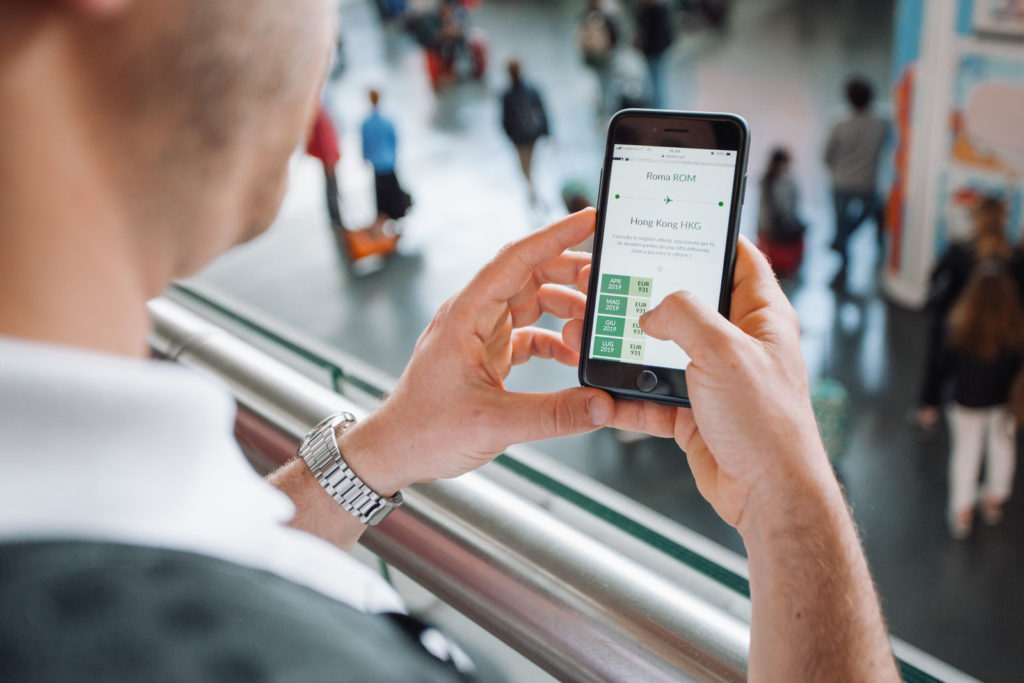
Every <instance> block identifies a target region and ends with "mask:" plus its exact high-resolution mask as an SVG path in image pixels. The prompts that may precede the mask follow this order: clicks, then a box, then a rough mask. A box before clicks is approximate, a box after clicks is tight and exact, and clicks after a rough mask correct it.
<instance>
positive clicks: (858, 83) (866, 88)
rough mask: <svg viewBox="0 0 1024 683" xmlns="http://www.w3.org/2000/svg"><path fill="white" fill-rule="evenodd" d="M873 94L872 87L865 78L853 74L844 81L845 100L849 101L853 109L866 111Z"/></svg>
mask: <svg viewBox="0 0 1024 683" xmlns="http://www.w3.org/2000/svg"><path fill="white" fill-rule="evenodd" d="M874 95H875V92H874V89H873V88H872V87H871V84H870V83H868V81H867V80H865V79H863V78H860V77H858V76H855V77H853V78H851V79H850V80H848V81H846V101H847V102H849V103H850V106H851V107H853V110H854V111H857V112H863V111H867V110H868V108H869V107H870V106H871V100H872V99H873V98H874Z"/></svg>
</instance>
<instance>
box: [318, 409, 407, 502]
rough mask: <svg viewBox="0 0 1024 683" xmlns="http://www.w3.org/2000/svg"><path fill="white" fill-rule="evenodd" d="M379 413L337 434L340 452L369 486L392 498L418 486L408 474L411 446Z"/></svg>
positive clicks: (378, 492)
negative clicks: (411, 485)
mask: <svg viewBox="0 0 1024 683" xmlns="http://www.w3.org/2000/svg"><path fill="white" fill-rule="evenodd" d="M380 412H381V411H377V412H374V413H371V414H370V415H368V416H367V417H366V418H365V419H363V420H360V421H359V422H357V423H356V424H354V425H353V426H351V427H349V428H348V429H346V430H344V431H341V430H340V429H339V430H336V431H335V437H336V439H337V441H338V449H339V450H340V451H341V454H342V457H343V458H344V459H345V462H346V463H347V464H348V466H349V468H350V469H351V470H352V471H353V472H354V473H355V474H356V476H358V477H359V478H360V479H362V480H363V483H365V484H366V485H367V486H369V487H370V488H371V489H373V491H374V492H375V493H377V494H379V495H381V496H384V497H386V498H390V497H391V496H393V495H394V494H395V493H397V492H398V491H399V490H400V489H402V488H405V487H406V486H408V485H409V484H412V483H414V482H415V481H416V480H415V478H413V477H411V476H409V475H408V472H409V471H410V468H409V466H408V464H409V462H410V457H409V456H410V455H411V446H410V444H404V443H401V441H400V440H399V439H397V438H396V430H395V428H394V425H388V424H387V420H386V419H383V418H382V416H381V415H380Z"/></svg>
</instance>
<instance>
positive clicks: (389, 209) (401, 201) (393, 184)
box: [362, 90, 412, 225]
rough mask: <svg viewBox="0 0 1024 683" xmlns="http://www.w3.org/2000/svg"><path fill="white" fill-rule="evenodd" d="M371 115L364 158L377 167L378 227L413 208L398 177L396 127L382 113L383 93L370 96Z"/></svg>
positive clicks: (365, 131) (365, 133)
mask: <svg viewBox="0 0 1024 683" xmlns="http://www.w3.org/2000/svg"><path fill="white" fill-rule="evenodd" d="M369 97H370V106H371V107H372V110H371V112H370V115H369V116H368V117H367V118H366V120H365V121H363V127H362V137H363V158H364V159H366V160H367V161H369V162H370V165H371V166H373V187H374V191H375V193H376V197H377V225H382V224H383V223H384V221H386V220H387V219H389V218H390V219H393V220H397V219H399V218H401V217H402V216H404V215H405V213H406V212H407V211H408V210H409V207H410V206H411V205H412V201H411V200H410V198H409V195H408V194H406V193H405V191H404V190H403V189H402V186H401V185H400V184H399V182H398V176H397V175H395V157H396V156H397V152H396V147H397V142H396V139H395V125H394V124H393V123H391V121H389V120H388V119H387V118H385V117H384V115H383V114H381V113H380V93H379V92H377V91H376V90H371V91H370V92H369Z"/></svg>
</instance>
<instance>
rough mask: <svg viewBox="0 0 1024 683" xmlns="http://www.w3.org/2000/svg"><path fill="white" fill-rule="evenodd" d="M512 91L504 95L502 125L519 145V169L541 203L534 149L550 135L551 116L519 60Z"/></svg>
mask: <svg viewBox="0 0 1024 683" xmlns="http://www.w3.org/2000/svg"><path fill="white" fill-rule="evenodd" d="M508 78H509V81H510V84H509V87H508V90H506V91H505V93H504V94H503V95H502V96H501V126H502V128H504V129H505V135H507V136H508V139H509V140H510V141H511V142H512V144H513V145H515V148H516V153H517V154H518V155H519V166H520V168H522V171H523V177H524V178H526V185H527V187H529V190H530V202H531V203H535V202H536V201H537V192H536V189H535V188H534V186H533V180H532V178H531V174H530V169H531V167H532V165H533V147H534V145H536V144H537V140H539V139H540V138H542V137H544V136H545V135H549V134H550V131H549V130H548V114H547V111H545V109H544V101H543V100H541V98H540V93H539V92H537V89H536V88H535V87H533V86H532V85H531V84H529V83H527V82H526V81H524V80H523V74H522V67H521V66H520V64H519V62H518V61H517V60H515V59H512V60H509V63H508Z"/></svg>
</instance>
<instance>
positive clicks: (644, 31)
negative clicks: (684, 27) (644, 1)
mask: <svg viewBox="0 0 1024 683" xmlns="http://www.w3.org/2000/svg"><path fill="white" fill-rule="evenodd" d="M636 42H637V45H636V46H637V48H638V49H639V50H640V51H641V52H643V53H644V54H645V55H647V56H649V57H657V56H658V55H660V54H661V53H663V52H664V51H665V50H667V49H668V48H669V46H670V45H671V44H672V15H671V13H670V12H669V9H668V6H667V5H666V4H665V3H658V4H656V5H641V6H640V7H638V8H637V10H636Z"/></svg>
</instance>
